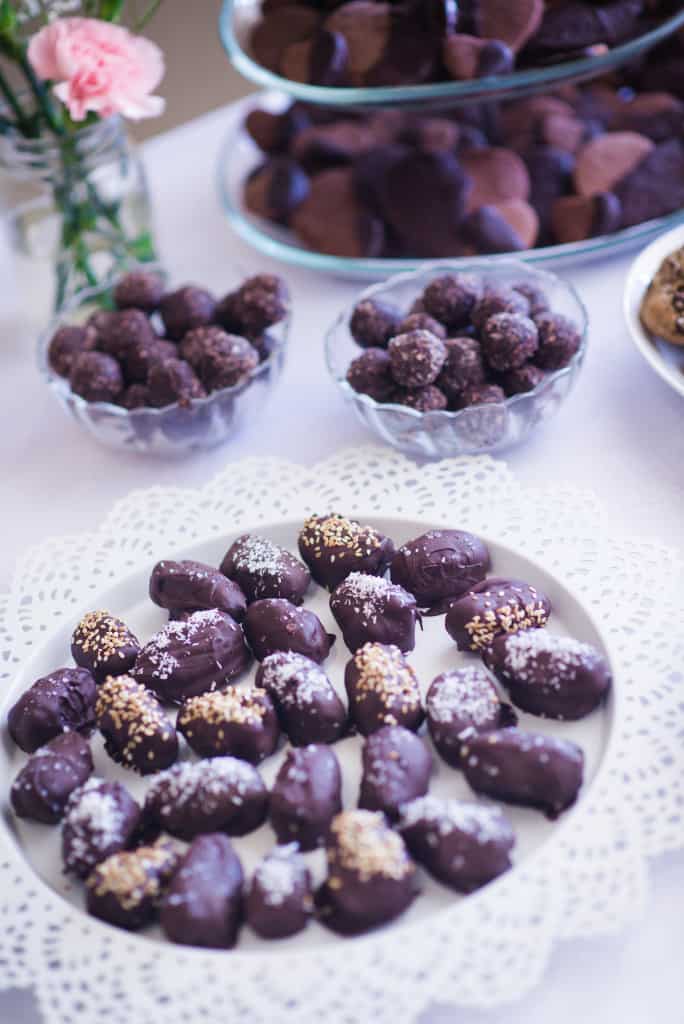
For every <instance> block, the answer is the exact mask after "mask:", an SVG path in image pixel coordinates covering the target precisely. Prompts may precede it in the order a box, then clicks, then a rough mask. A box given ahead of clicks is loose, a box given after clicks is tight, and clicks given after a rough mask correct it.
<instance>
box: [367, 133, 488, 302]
mask: <svg viewBox="0 0 684 1024" xmlns="http://www.w3.org/2000/svg"><path fill="white" fill-rule="evenodd" d="M470 188H471V183H470V180H469V178H468V177H467V175H466V173H465V171H464V170H463V168H462V167H461V165H460V163H459V161H458V160H457V159H456V157H455V156H454V155H453V154H452V153H419V152H413V153H409V154H408V155H407V156H405V157H403V158H400V159H398V160H396V161H395V162H394V163H392V164H391V165H390V166H389V167H388V168H387V171H386V173H385V176H384V181H383V183H382V212H383V214H384V216H385V219H386V220H387V221H388V222H389V224H390V225H391V227H392V228H393V229H394V231H395V232H396V233H397V235H398V236H399V238H400V240H401V242H402V244H403V246H404V247H405V250H406V251H410V252H412V254H413V255H414V256H437V257H439V256H453V255H454V253H455V252H457V251H458V240H459V226H460V223H461V220H462V219H463V215H464V213H465V207H466V200H467V197H468V194H469V192H470ZM416 196H420V198H421V201H420V202H419V203H417V202H416V201H415V197H416ZM427 312H430V310H427ZM432 315H434V314H432ZM437 319H438V320H439V319H441V318H440V317H437Z"/></svg>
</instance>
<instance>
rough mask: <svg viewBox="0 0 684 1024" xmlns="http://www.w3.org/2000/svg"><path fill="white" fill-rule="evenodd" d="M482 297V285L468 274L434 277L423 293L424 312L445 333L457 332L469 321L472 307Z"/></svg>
mask: <svg viewBox="0 0 684 1024" xmlns="http://www.w3.org/2000/svg"><path fill="white" fill-rule="evenodd" d="M481 295H482V283H481V281H480V280H479V279H478V278H477V277H473V276H472V275H470V274H443V275H442V276H441V277H436V278H434V279H433V280H432V281H430V284H428V285H427V286H426V288H425V290H424V291H423V295H422V300H423V306H424V308H425V312H426V313H429V315H430V316H433V317H434V318H435V319H436V320H439V322H440V323H442V324H444V326H445V328H446V329H447V331H458V330H459V329H460V328H461V327H465V326H466V325H467V324H468V323H469V321H470V315H471V313H472V311H473V307H474V306H475V303H476V302H477V301H478V299H479V298H480V297H481Z"/></svg>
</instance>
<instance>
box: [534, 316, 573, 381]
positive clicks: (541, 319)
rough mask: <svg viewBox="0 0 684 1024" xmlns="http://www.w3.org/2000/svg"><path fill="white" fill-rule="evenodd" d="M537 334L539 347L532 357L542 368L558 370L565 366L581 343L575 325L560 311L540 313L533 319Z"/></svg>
mask: <svg viewBox="0 0 684 1024" xmlns="http://www.w3.org/2000/svg"><path fill="white" fill-rule="evenodd" d="M534 322H535V324H536V325H537V331H538V334H539V348H538V350H537V353H536V355H535V357H534V361H535V363H536V364H537V366H541V368H542V369H543V370H560V369H561V368H562V367H563V366H567V365H568V363H569V362H570V361H571V360H572V357H573V356H574V355H575V353H576V352H577V351H578V350H579V347H580V345H581V344H582V339H581V337H580V333H579V331H578V330H577V327H576V325H575V324H574V323H573V322H572V320H570V319H569V318H568V317H566V316H561V314H560V313H540V314H539V315H538V316H536V317H535V319H534Z"/></svg>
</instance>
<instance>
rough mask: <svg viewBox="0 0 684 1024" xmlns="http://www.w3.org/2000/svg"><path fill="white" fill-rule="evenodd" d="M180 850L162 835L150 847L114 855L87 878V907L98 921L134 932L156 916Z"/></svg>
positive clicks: (179, 858)
mask: <svg viewBox="0 0 684 1024" xmlns="http://www.w3.org/2000/svg"><path fill="white" fill-rule="evenodd" d="M182 856H183V847H182V845H181V844H180V843H179V842H177V841H176V840H175V839H169V838H168V837H167V836H162V837H160V838H159V839H157V840H156V842H154V843H152V844H151V845H149V846H139V847H137V849H135V850H124V851H122V852H121V853H113V854H112V855H111V856H110V857H107V859H106V860H104V861H102V862H101V863H100V864H98V865H97V866H96V867H95V868H94V870H93V871H92V872H91V873H90V874H89V875H88V877H87V879H86V883H85V885H86V908H87V910H88V913H89V914H92V916H93V917H99V918H100V920H101V921H107V922H108V923H109V924H113V925H116V926H117V928H125V929H127V930H128V931H137V930H138V929H139V928H143V927H144V926H145V925H146V924H149V923H150V922H151V921H152V920H153V919H154V917H155V915H156V912H157V908H158V906H159V901H160V899H161V897H162V894H163V892H164V890H165V888H166V886H167V885H168V883H169V881H170V879H171V877H172V875H173V874H174V872H175V871H176V869H177V868H178V865H179V863H180V860H181V857H182Z"/></svg>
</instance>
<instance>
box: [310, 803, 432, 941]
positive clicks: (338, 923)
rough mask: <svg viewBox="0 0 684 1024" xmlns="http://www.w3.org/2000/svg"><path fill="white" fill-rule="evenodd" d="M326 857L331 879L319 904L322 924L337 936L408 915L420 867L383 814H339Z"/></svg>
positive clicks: (326, 884)
mask: <svg viewBox="0 0 684 1024" xmlns="http://www.w3.org/2000/svg"><path fill="white" fill-rule="evenodd" d="M326 853H327V860H328V878H327V880H326V882H325V884H324V886H323V889H322V891H321V892H319V894H318V897H317V901H318V904H319V916H320V920H321V923H322V924H325V925H327V927H328V928H331V929H332V930H333V931H336V932H340V933H341V934H343V935H354V934H359V933H361V932H365V931H369V930H370V929H371V928H376V927H377V926H378V925H381V924H385V923H386V922H387V921H392V920H393V919H394V918H395V917H398V916H399V915H400V914H403V912H404V911H405V910H406V909H407V908H408V907H409V906H410V904H411V903H412V902H413V900H414V899H415V897H416V896H417V894H418V879H417V873H416V866H415V864H414V863H413V861H412V860H411V858H410V857H409V854H408V852H407V850H406V846H405V845H404V841H403V839H402V838H401V836H400V835H398V834H397V833H396V832H394V831H393V830H392V829H391V828H389V826H388V825H387V824H386V823H385V819H384V817H383V815H382V814H376V813H373V812H372V811H363V810H359V811H343V812H342V813H341V814H338V815H337V817H336V818H334V819H333V822H332V825H331V828H330V838H329V840H328V843H327V847H326Z"/></svg>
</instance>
